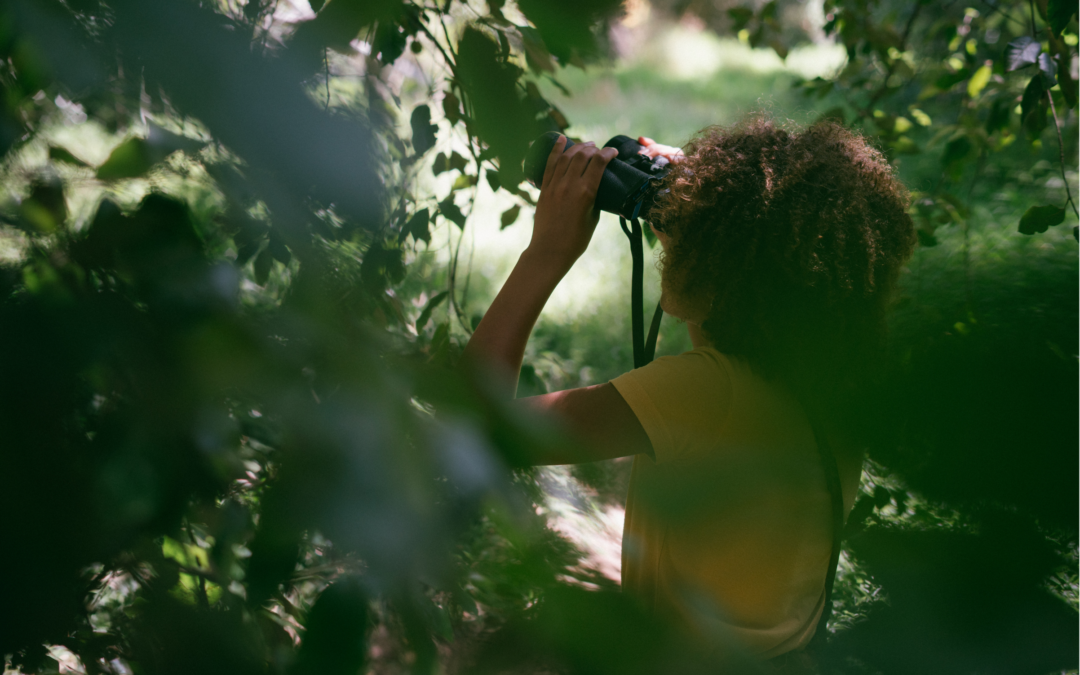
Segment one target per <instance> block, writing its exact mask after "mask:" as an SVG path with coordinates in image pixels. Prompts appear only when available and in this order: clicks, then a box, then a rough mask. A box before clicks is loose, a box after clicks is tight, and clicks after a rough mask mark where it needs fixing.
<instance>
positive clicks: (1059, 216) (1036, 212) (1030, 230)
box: [1019, 204, 1065, 234]
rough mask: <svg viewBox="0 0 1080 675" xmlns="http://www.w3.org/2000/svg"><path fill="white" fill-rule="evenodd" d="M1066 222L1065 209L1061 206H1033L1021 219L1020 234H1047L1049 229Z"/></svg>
mask: <svg viewBox="0 0 1080 675" xmlns="http://www.w3.org/2000/svg"><path fill="white" fill-rule="evenodd" d="M1063 222H1065V208H1064V207H1061V206H1053V205H1051V204H1048V205H1046V206H1032V207H1031V208H1030V209H1028V210H1027V211H1026V212H1025V213H1024V215H1023V217H1022V218H1020V228H1019V229H1020V234H1036V233H1038V232H1046V230H1047V228H1050V227H1052V226H1054V225H1060V224H1061V223H1063Z"/></svg>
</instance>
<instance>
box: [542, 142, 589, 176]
mask: <svg viewBox="0 0 1080 675" xmlns="http://www.w3.org/2000/svg"><path fill="white" fill-rule="evenodd" d="M588 150H589V146H587V145H585V144H584V143H575V144H574V146H573V147H571V148H570V149H569V150H567V151H566V152H564V153H563V154H562V155H560V156H559V158H558V160H557V161H556V162H555V168H554V170H552V172H551V179H552V180H555V181H557V180H561V179H562V178H563V176H565V175H566V174H567V173H568V172H569V169H570V164H571V162H573V161H574V158H575V157H577V156H578V155H579V154H581V153H582V152H586V151H588ZM571 175H574V176H579V175H581V174H580V173H578V174H571Z"/></svg>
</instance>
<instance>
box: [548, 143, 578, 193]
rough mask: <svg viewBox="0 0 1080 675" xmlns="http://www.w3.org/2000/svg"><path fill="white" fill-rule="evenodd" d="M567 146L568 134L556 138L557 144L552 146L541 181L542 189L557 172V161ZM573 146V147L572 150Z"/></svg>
mask: <svg viewBox="0 0 1080 675" xmlns="http://www.w3.org/2000/svg"><path fill="white" fill-rule="evenodd" d="M565 148H566V136H563V135H562V134H559V137H558V138H556V139H555V144H554V145H552V146H551V152H550V153H548V158H547V164H546V165H545V166H544V177H543V179H541V180H542V182H541V183H540V187H541V189H543V187H544V186H545V185H547V184H548V179H550V178H551V175H552V174H553V173H554V172H555V163H556V162H558V161H559V157H561V156H562V154H563V149H565ZM572 149H573V148H571V150H572Z"/></svg>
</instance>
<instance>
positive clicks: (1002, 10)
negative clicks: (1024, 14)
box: [982, 0, 1024, 27]
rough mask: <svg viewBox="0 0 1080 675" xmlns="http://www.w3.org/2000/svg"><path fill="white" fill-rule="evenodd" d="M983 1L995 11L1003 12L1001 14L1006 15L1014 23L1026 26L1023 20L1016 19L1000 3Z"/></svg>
mask: <svg viewBox="0 0 1080 675" xmlns="http://www.w3.org/2000/svg"><path fill="white" fill-rule="evenodd" d="M982 3H983V4H984V5H986V6H987V7H989V8H990V9H992V10H994V11H995V12H998V13H999V14H1001V16H1003V17H1005V18H1006V19H1008V20H1009V21H1012V22H1013V23H1015V24H1018V25H1019V26H1020V27H1023V26H1024V22H1023V21H1020V20H1018V19H1014V18H1013V17H1012V15H1011V14H1009V13H1008V12H1006V11H1005V10H1004V9H1002V8H1001V6H1000V5H995V4H993V3H991V2H988V0H982Z"/></svg>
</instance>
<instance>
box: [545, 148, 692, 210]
mask: <svg viewBox="0 0 1080 675" xmlns="http://www.w3.org/2000/svg"><path fill="white" fill-rule="evenodd" d="M558 139H559V134H557V133H555V132H554V131H548V132H546V133H544V134H542V135H541V136H540V137H539V138H537V139H536V140H535V141H533V144H532V146H530V147H529V151H528V152H527V153H526V155H525V167H524V168H525V177H526V178H528V179H529V182H530V183H532V184H533V185H534V186H536V187H537V188H539V187H541V183H542V182H543V180H544V169H545V168H546V167H547V160H548V156H549V155H550V154H551V148H553V147H554V146H555V141H557V140H558ZM573 145H574V142H573V141H571V140H570V139H569V138H568V139H566V148H565V150H569V149H570V148H571V147H572V146H573ZM604 147H605V148H615V149H616V150H618V151H619V155H618V157H616V158H614V159H612V160H611V162H609V163H608V165H607V168H606V169H605V170H604V176H603V178H601V179H600V187H599V188H597V191H596V208H598V209H600V210H601V211H607V212H608V213H614V214H617V215H620V216H622V217H623V218H626V219H627V220H633V219H635V218H642V219H644V220H649V215H648V214H649V212H650V211H651V210H652V207H653V205H654V204H655V202H656V198H657V197H658V196H659V195H661V194H663V193H664V192H667V190H666V189H661V188H660V181H661V179H662V178H663V177H664V176H666V175H667V174H668V172H669V171H670V170H671V167H670V166H669V165H668V160H667V159H666V158H664V157H656V158H652V157H648V156H647V155H642V154H641V151H642V150H644V149H645V148H644V146H642V145H640V144H638V142H637V141H635V140H634V139H632V138H629V137H627V136H615V137H613V138H612V139H611V140H609V141H608V142H607V143H605V144H604ZM565 150H564V151H565Z"/></svg>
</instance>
